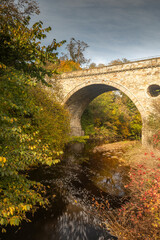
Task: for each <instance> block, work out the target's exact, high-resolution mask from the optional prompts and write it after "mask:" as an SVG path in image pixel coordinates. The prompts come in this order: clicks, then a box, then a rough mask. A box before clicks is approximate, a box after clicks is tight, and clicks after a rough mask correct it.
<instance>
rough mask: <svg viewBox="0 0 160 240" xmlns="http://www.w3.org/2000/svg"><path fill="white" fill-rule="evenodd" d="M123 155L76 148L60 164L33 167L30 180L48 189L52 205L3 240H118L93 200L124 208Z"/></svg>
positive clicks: (11, 231)
mask: <svg viewBox="0 0 160 240" xmlns="http://www.w3.org/2000/svg"><path fill="white" fill-rule="evenodd" d="M121 155H122V152H119V153H117V154H116V155H114V154H113V153H111V152H107V153H106V154H105V155H104V154H100V153H97V154H95V153H94V154H93V152H92V151H91V145H90V144H89V145H87V144H86V145H85V146H84V144H72V145H70V146H68V147H67V149H66V151H65V154H64V157H63V160H62V161H61V162H60V163H59V164H57V165H56V166H51V167H48V166H43V167H42V166H41V167H39V168H36V169H32V170H31V171H30V173H29V175H30V178H31V179H33V180H37V181H40V182H41V183H43V184H44V185H45V186H49V188H47V189H48V190H47V196H48V198H49V200H50V205H49V206H48V207H47V208H46V209H41V208H40V209H39V210H38V211H37V212H36V213H35V215H34V216H30V214H29V216H28V217H29V218H30V219H31V222H30V223H26V222H24V223H23V224H22V226H21V229H16V228H8V229H7V230H8V231H7V234H3V237H2V238H1V240H2V239H3V240H109V239H110V240H111V239H112V240H113V239H118V238H116V237H114V236H111V235H110V234H109V232H107V230H106V229H105V228H104V227H103V224H102V219H100V217H99V216H98V214H96V210H95V209H94V207H93V199H96V200H97V201H103V200H104V201H105V200H106V199H107V200H108V201H109V203H110V205H111V207H112V208H117V207H120V206H121V204H122V202H123V201H124V199H125V197H126V192H125V188H124V184H125V182H126V180H127V178H128V175H127V174H128V170H129V169H127V168H125V167H124V166H121V165H120V163H119V158H120V156H121Z"/></svg>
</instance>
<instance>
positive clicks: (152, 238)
mask: <svg viewBox="0 0 160 240" xmlns="http://www.w3.org/2000/svg"><path fill="white" fill-rule="evenodd" d="M108 151H116V152H119V151H121V152H123V156H122V158H123V161H121V159H120V161H119V162H120V165H119V166H121V163H122V164H123V166H129V167H130V172H129V176H130V180H129V181H128V183H127V184H126V185H125V188H126V189H128V190H129V196H130V201H128V202H126V203H125V204H124V205H123V206H122V207H121V208H120V209H115V210H114V211H112V210H111V211H110V208H108V210H109V211H108V210H107V212H105V211H104V210H102V214H101V215H104V219H107V223H108V225H107V227H108V228H109V229H110V230H111V233H112V234H114V235H116V236H118V239H119V240H128V239H130V240H135V239H136V240H144V239H148V240H157V239H159V236H160V231H159V229H160V222H159V219H160V193H159V188H160V177H159V176H160V150H159V149H157V148H153V147H149V146H147V147H144V146H142V145H141V143H140V142H136V141H134V142H129V141H128V142H117V143H112V144H103V145H102V146H98V147H95V148H94V152H101V153H103V154H107V152H108Z"/></svg>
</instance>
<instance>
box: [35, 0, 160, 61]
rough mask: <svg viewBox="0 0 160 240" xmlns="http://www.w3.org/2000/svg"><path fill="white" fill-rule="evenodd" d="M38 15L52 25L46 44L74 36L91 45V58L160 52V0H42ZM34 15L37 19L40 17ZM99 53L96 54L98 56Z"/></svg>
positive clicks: (89, 51)
mask: <svg viewBox="0 0 160 240" xmlns="http://www.w3.org/2000/svg"><path fill="white" fill-rule="evenodd" d="M38 2H39V4H40V9H41V14H40V16H39V17H38V18H39V19H41V20H42V21H43V22H44V23H45V24H44V25H45V26H49V25H50V26H51V27H52V29H53V30H52V32H51V33H50V34H49V36H48V38H47V39H46V40H45V43H46V44H47V43H49V42H50V41H51V39H52V38H56V39H57V40H59V41H60V40H62V39H66V40H69V39H70V38H71V37H75V38H76V39H79V40H83V41H85V42H87V43H88V44H89V46H90V47H89V48H88V52H87V53H86V54H87V56H88V57H89V58H92V59H97V60H96V61H98V59H99V61H100V59H102V60H104V59H105V57H106V56H108V58H112V59H115V58H120V56H122V57H129V58H137V57H140V55H142V56H147V55H148V54H149V55H154V54H155V53H156V55H158V53H159V52H160V47H159V46H160V45H159V43H160V33H159V32H160V31H159V29H160V1H157V0H152V1H151V0H134V1H133V0H99V1H97V0H58V1H57V0H38ZM38 18H37V17H35V18H33V21H34V20H36V19H38ZM95 56H96V57H95Z"/></svg>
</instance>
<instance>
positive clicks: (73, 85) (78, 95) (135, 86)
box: [58, 57, 160, 144]
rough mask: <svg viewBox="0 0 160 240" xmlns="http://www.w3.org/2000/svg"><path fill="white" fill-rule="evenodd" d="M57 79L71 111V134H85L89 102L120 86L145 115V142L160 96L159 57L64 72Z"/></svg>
mask: <svg viewBox="0 0 160 240" xmlns="http://www.w3.org/2000/svg"><path fill="white" fill-rule="evenodd" d="M58 83H59V84H60V86H61V89H62V94H63V97H62V98H63V103H64V104H65V105H66V106H67V108H68V110H69V112H70V115H71V120H70V125H71V131H72V135H75V136H80V135H83V131H82V129H81V116H82V114H83V112H84V110H85V108H86V107H87V105H88V104H89V103H90V102H91V101H92V100H93V99H94V98H96V97H97V96H98V95H100V94H102V93H104V92H108V91H115V90H120V91H122V92H123V93H125V94H126V95H127V96H128V97H129V98H130V99H131V100H132V101H133V103H134V104H135V105H136V107H137V109H138V110H139V112H140V114H141V118H142V124H143V127H142V143H143V144H145V143H146V141H147V138H148V136H149V135H150V134H151V132H150V131H149V129H148V127H147V126H146V120H147V119H148V116H149V115H150V113H153V112H154V108H153V102H154V101H156V99H159V100H160V94H159V93H160V92H159V90H160V57H159V58H152V59H146V60H140V61H134V62H129V63H125V64H118V65H112V66H105V67H100V68H93V69H87V70H80V71H75V72H71V73H63V74H62V75H61V76H60V77H59V79H58Z"/></svg>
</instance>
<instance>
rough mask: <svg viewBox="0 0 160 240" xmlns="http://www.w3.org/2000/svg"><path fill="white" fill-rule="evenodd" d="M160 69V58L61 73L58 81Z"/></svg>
mask: <svg viewBox="0 0 160 240" xmlns="http://www.w3.org/2000/svg"><path fill="white" fill-rule="evenodd" d="M157 67H160V57H159V58H151V59H146V60H139V61H134V62H128V63H122V64H116V65H108V66H104V67H96V68H91V69H85V70H79V71H74V72H68V73H63V74H61V75H60V76H59V78H60V79H66V78H75V77H82V76H90V75H97V74H98V75H100V74H107V73H114V72H123V71H133V70H138V69H146V68H157Z"/></svg>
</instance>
